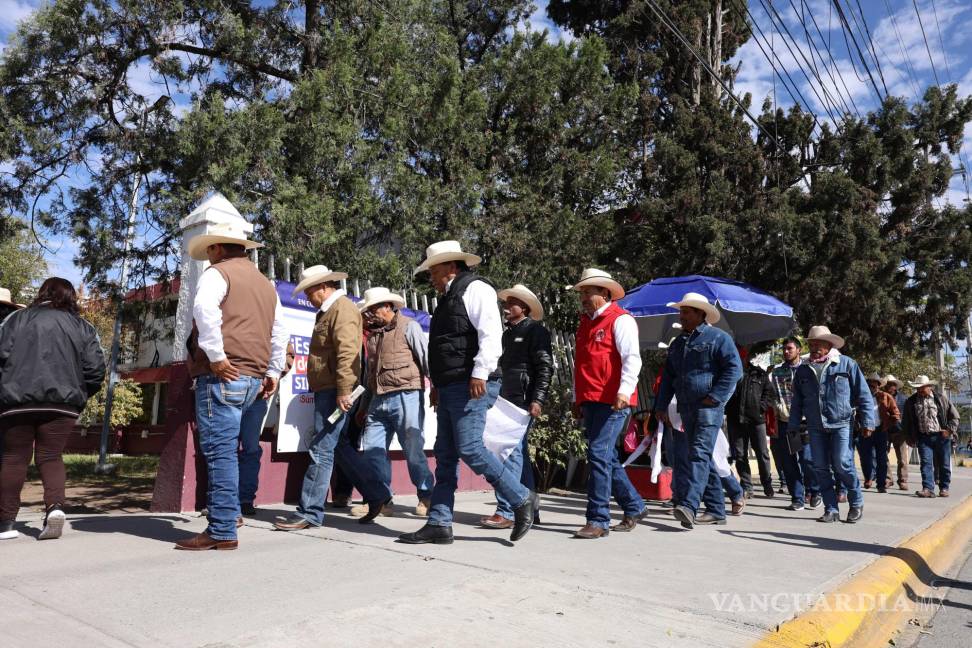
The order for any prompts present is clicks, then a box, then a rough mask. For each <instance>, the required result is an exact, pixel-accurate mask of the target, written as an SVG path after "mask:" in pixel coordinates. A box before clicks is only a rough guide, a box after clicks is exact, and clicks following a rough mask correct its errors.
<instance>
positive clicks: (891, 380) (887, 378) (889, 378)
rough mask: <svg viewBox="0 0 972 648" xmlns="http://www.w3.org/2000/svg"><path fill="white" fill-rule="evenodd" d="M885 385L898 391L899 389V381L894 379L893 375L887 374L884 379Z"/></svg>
mask: <svg viewBox="0 0 972 648" xmlns="http://www.w3.org/2000/svg"><path fill="white" fill-rule="evenodd" d="M884 384H885V385H894V386H895V387H897V388H898V389H901V381H900V380H898V379H897V378H895V377H894V374H888V375H887V376H885V377H884Z"/></svg>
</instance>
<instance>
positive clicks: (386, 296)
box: [358, 286, 405, 312]
mask: <svg viewBox="0 0 972 648" xmlns="http://www.w3.org/2000/svg"><path fill="white" fill-rule="evenodd" d="M376 304H393V305H395V306H398V307H399V308H401V307H402V306H404V305H405V298H404V297H402V296H401V295H399V294H398V293H393V292H392V291H390V290H388V289H387V288H385V287H384V286H376V287H375V288H369V289H368V290H366V291H365V292H364V295H363V296H362V297H361V301H359V302H358V308H359V309H360V310H361V312H364V311H366V310H368V309H369V308H371V307H372V306H374V305H376Z"/></svg>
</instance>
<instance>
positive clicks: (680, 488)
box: [666, 426, 692, 504]
mask: <svg viewBox="0 0 972 648" xmlns="http://www.w3.org/2000/svg"><path fill="white" fill-rule="evenodd" d="M666 427H667V426H666ZM691 471H692V466H691V464H690V463H689V442H688V433H686V432H682V431H681V430H672V501H674V502H675V504H680V503H681V502H682V501H683V500H684V499H685V495H686V493H688V486H689V481H690V480H691V477H692V475H691Z"/></svg>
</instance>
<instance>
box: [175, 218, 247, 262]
mask: <svg viewBox="0 0 972 648" xmlns="http://www.w3.org/2000/svg"><path fill="white" fill-rule="evenodd" d="M217 243H227V244H230V245H242V246H243V247H244V248H246V249H247V250H253V249H255V248H262V247H263V243H257V242H256V241H250V240H248V239H247V238H246V232H244V231H243V229H242V228H240V227H236V226H234V225H230V224H229V223H216V224H215V225H213V226H212V227H210V228H209V231H208V232H206V233H205V234H198V235H196V236H193V237H192V238H191V239H189V256H190V257H192V258H193V259H195V260H196V261H205V260H207V259H208V258H209V257H207V256H206V248H208V247H209V246H210V245H216V244H217Z"/></svg>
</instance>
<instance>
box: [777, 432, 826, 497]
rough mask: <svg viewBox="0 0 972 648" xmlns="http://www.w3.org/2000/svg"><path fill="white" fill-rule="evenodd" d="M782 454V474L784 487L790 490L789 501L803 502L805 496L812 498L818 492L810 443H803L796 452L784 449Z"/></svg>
mask: <svg viewBox="0 0 972 648" xmlns="http://www.w3.org/2000/svg"><path fill="white" fill-rule="evenodd" d="M783 454H784V456H783V476H784V477H785V478H786V487H787V489H788V490H789V491H790V502H791V503H792V504H805V503H806V500H807V498H810V499H812V498H813V497H814V496H815V495H819V494H820V488H819V487H818V486H817V473H816V470H815V469H814V467H813V452H812V451H811V450H810V444H809V443H805V444H803V447H802V448H800V450H798V451H797V453H796V454H790V453H789V452H786V451H784V453H783Z"/></svg>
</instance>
